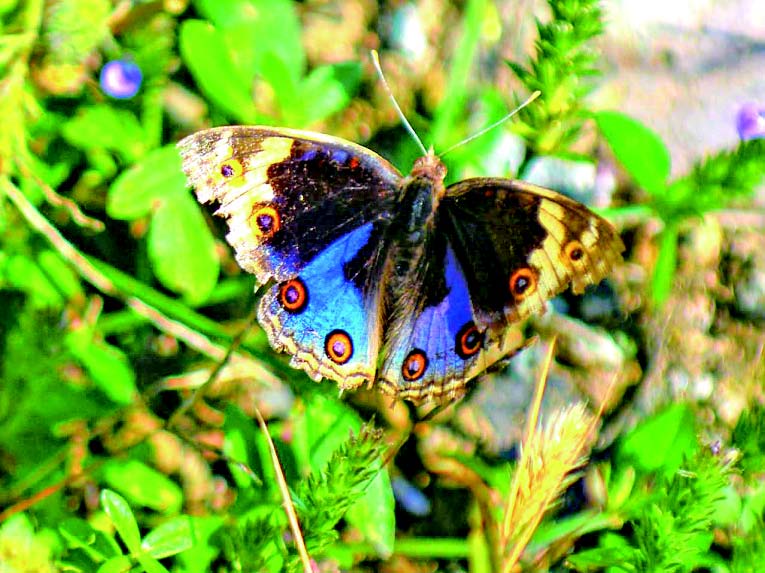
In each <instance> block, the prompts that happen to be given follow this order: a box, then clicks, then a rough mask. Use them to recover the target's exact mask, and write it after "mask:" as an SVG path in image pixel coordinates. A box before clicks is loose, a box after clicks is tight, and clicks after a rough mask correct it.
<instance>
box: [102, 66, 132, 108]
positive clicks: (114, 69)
mask: <svg viewBox="0 0 765 573" xmlns="http://www.w3.org/2000/svg"><path fill="white" fill-rule="evenodd" d="M141 80H143V74H142V73H141V68H139V67H138V66H137V65H135V64H134V63H133V62H129V61H127V60H112V61H111V62H107V63H106V64H105V65H104V67H103V68H101V78H100V82H101V89H102V90H104V92H105V93H106V94H107V95H110V96H111V97H113V98H115V99H130V98H131V97H133V96H134V95H135V94H136V93H137V92H138V89H139V88H140V87H141Z"/></svg>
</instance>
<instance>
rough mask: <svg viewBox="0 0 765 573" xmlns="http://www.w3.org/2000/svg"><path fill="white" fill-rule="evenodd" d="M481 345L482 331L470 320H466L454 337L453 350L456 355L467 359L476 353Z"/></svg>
mask: <svg viewBox="0 0 765 573" xmlns="http://www.w3.org/2000/svg"><path fill="white" fill-rule="evenodd" d="M482 347H483V332H481V331H480V330H478V327H477V326H476V325H475V323H474V322H473V321H472V320H471V321H469V322H466V323H465V324H464V325H463V326H462V328H460V329H459V331H458V332H457V336H455V337H454V351H455V352H456V353H457V356H459V357H460V358H462V359H463V360H467V359H468V358H470V357H471V356H474V355H476V354H477V353H478V352H479V351H480V350H481V348H482Z"/></svg>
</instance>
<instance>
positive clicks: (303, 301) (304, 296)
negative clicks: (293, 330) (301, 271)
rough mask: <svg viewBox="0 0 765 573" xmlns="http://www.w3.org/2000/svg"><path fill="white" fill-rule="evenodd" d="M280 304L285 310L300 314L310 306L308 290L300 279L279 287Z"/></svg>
mask: <svg viewBox="0 0 765 573" xmlns="http://www.w3.org/2000/svg"><path fill="white" fill-rule="evenodd" d="M279 303H280V304H281V305H282V306H283V307H284V310H286V311H287V312H290V313H293V314H294V313H298V312H300V311H301V310H303V309H304V308H305V307H306V305H307V304H308V290H307V289H306V288H305V283H304V282H303V281H302V280H300V279H299V278H295V279H292V280H289V281H286V282H284V283H282V284H281V286H280V287H279Z"/></svg>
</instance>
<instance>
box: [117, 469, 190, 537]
mask: <svg viewBox="0 0 765 573" xmlns="http://www.w3.org/2000/svg"><path fill="white" fill-rule="evenodd" d="M102 471H103V475H104V480H105V481H106V482H107V483H108V484H109V485H110V486H111V487H113V488H114V489H117V490H119V491H120V492H121V493H122V494H124V495H125V496H126V497H128V498H129V499H130V500H131V501H132V502H133V503H137V504H139V505H142V506H144V507H150V508H152V509H154V510H156V511H159V512H162V513H166V514H172V513H177V512H178V511H179V510H180V508H181V505H182V503H183V493H182V492H181V488H180V487H179V486H178V484H176V483H175V482H174V481H172V480H171V479H170V478H168V477H167V476H166V475H164V474H163V473H160V472H158V471H157V470H155V469H153V468H150V467H149V466H147V465H146V464H144V463H143V462H139V461H138V460H125V461H122V460H109V461H108V462H107V463H106V464H105V465H104V467H103V470H102ZM115 495H116V494H115ZM131 550H134V549H133V548H131Z"/></svg>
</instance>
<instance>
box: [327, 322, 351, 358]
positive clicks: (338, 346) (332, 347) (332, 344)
mask: <svg viewBox="0 0 765 573" xmlns="http://www.w3.org/2000/svg"><path fill="white" fill-rule="evenodd" d="M324 352H326V353H327V356H329V359H330V360H331V361H332V362H334V363H335V364H345V363H346V362H348V361H349V360H350V359H351V356H353V341H351V337H350V336H348V333H347V332H345V331H344V330H333V331H332V332H330V333H329V334H328V335H327V337H326V338H325V339H324Z"/></svg>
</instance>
